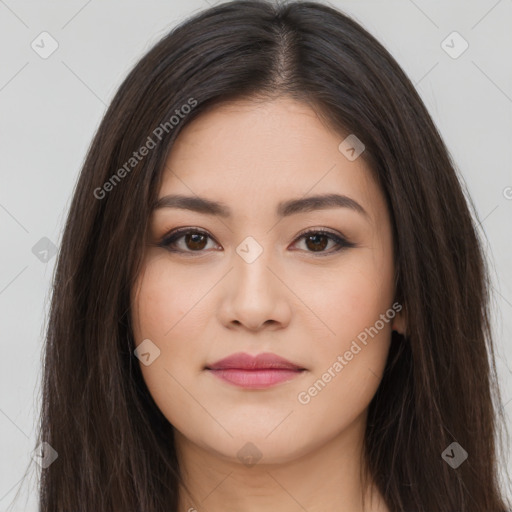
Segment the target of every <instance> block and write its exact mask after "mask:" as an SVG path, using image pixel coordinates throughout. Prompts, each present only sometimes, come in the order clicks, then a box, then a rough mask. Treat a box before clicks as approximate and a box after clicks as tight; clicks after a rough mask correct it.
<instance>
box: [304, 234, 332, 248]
mask: <svg viewBox="0 0 512 512" xmlns="http://www.w3.org/2000/svg"><path fill="white" fill-rule="evenodd" d="M318 238H323V239H324V241H325V240H326V239H327V237H326V236H325V235H310V236H308V241H307V242H306V243H308V242H310V241H313V240H315V244H317V243H318ZM326 245H327V244H326V243H323V244H321V247H320V250H322V249H325V247H326ZM308 248H311V247H310V246H309V244H308ZM318 248H319V246H318V245H313V250H314V251H317V249H318Z"/></svg>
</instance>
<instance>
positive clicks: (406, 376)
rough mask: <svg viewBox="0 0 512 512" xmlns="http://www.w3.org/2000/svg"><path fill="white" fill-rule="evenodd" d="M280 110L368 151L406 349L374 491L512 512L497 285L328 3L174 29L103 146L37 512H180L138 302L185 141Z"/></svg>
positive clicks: (454, 194) (385, 423)
mask: <svg viewBox="0 0 512 512" xmlns="http://www.w3.org/2000/svg"><path fill="white" fill-rule="evenodd" d="M280 95H287V96H290V97H293V98H295V99H297V100H298V101H303V102H307V103H308V104H309V105H311V106H313V107H314V109H315V110H316V111H317V112H318V114H319V115H321V116H322V118H323V119H324V120H325V122H326V123H329V125H330V126H332V127H334V128H335V129H336V130H338V131H339V132H340V133H353V134H356V136H357V137H358V138H359V139H360V140H361V141H362V142H363V143H364V144H365V148H366V149H365V151H364V153H363V158H365V159H366V161H367V162H368V164H369V166H370V167H371V169H372V172H373V174H374V176H375V178H376V180H377V181H378V183H379V185H380V186H381V188H382V191H383V193H384V194H385V197H386V200H387V203H388V207H389V210H390V213H391V218H392V225H393V234H394V246H395V255H396V278H397V300H398V301H399V302H400V303H401V304H403V305H404V310H405V311H406V319H407V332H406V335H405V336H402V335H399V334H397V333H396V332H393V334H392V343H391V348H390V352H389V357H388V361H387V366H386V370H385V373H384V376H383V379H382V382H381V384H380V387H379V389H378V391H377V393H376V395H375V397H374V398H373V400H372V402H371V404H370V406H369V411H368V423H367V430H366V436H365V446H364V449H365V452H364V462H365V464H366V465H365V469H366V472H365V474H364V475H363V476H364V477H365V478H366V477H368V478H371V479H373V480H374V481H375V482H376V484H377V486H378V489H379V491H380V493H381V494H382V496H383V497H384V499H385V501H386V503H387V505H388V506H389V508H390V510H392V511H393V512H394V511H403V512H405V511H407V512H411V511H414V512H506V506H507V504H506V503H505V502H504V498H503V496H502V492H503V490H502V489H501V488H500V486H501V485H502V482H501V481H500V478H499V472H498V460H497V446H498V445H497V441H499V440H500V439H501V438H500V436H499V434H500V433H501V429H500V427H503V428H505V423H504V421H503V411H502V409H501V408H500V405H501V403H502V401H501V398H500V392H499V389H498V385H497V374H496V368H495V361H494V351H493V345H492V332H491V327H490V322H489V299H490V293H489V289H490V285H489V278H488V274H487V266H486V262H485V260H484V257H483V251H482V247H481V242H480V241H479V239H478V236H477V231H476V227H475V221H474V220H473V219H472V214H471V210H470V207H469V206H468V205H471V209H472V210H473V214H475V213H474V207H473V206H472V203H471V199H470V198H469V195H468V194H467V191H466V190H465V189H464V185H463V180H462V179H461V178H460V177H459V176H458V174H459V171H458V170H457V169H456V166H455V164H454V163H453V161H452V159H451V157H450V155H449V152H448V150H447V148H446V146H445V144H444V143H443V141H442V139H441V136H440V134H439V133H438V131H437V129H436V127H435V125H434V123H433V121H432V119H431V117H430V116H429V113H428V112H427V109H426V108H425V106H424V104H423V103H422V101H421V99H420V97H419V95H418V94H417V92H416V91H415V89H414V87H413V85H412V84H411V82H410V80H409V79H408V78H407V76H406V75H405V74H404V72H403V71H402V69H401V68H400V67H399V65H398V64H397V62H396V61H395V60H394V59H393V57H392V56H391V55H390V53H389V52H388V51H387V50H386V49H385V48H384V47H383V46H382V45H381V44H380V43H379V42H378V41H377V40H376V39H375V38H374V37H373V36H372V35H370V34H369V33H368V32H367V31H366V30H365V29H364V28H362V27H361V26H360V25H359V24H357V23H356V22H355V21H353V20H352V19H350V18H349V17H347V16H345V15H344V14H342V13H341V12H339V11H337V10H335V9H333V8H331V7H328V6H326V5H322V4H320V3H315V2H288V3H282V4H281V5H278V4H274V3H271V2H268V1H233V2H228V3H223V4H220V5H217V6H215V7H213V8H209V9H207V10H205V11H202V12H201V13H199V14H196V15H195V16H194V17H191V18H189V19H187V20H186V21H184V22H182V23H181V24H180V25H179V26H177V27H176V28H174V29H173V30H172V31H171V32H170V33H169V34H168V35H166V36H165V37H164V38H163V39H162V40H161V41H160V42H158V43H157V44H156V45H155V46H154V47H153V48H152V49H151V50H150V51H149V52H148V53H147V54H146V55H145V56H144V57H143V58H142V59H141V60H140V61H139V62H138V64H137V65H136V66H135V67H134V69H133V70H132V71H131V72H130V73H129V75H128V76H127V78H126V79H125V80H124V82H123V83H122V85H121V86H120V88H119V90H118V92H117V94H116V96H115V97H114V99H113V101H112V103H111V105H110V106H109V108H108V110H107V112H106V114H105V116H104V119H103V121H102V123H101V125H100V126H99V128H98V130H97V133H96V134H95V137H94V139H93V141H92V144H91V146H90V148H89V151H88V154H87V157H86V160H85V163H84V165H83V168H82V170H81V174H80V177H79V180H78V183H77V186H76V189H75V191H74V194H73V200H72V203H71V206H70V210H69V214H68V217H67V223H66V226H65V230H64V233H63V237H62V243H61V245H60V250H59V254H58V260H57V263H56V268H55V275H54V285H53V290H52V301H51V310H50V317H49V322H48V328H47V337H46V346H45V354H44V358H45V359H44V374H43V383H42V409H41V422H40V432H39V439H38V443H37V444H39V443H41V442H43V441H44V442H47V443H48V444H49V445H50V446H51V447H52V448H53V449H54V450H56V452H57V453H58V458H57V459H56V460H55V461H54V462H53V463H52V464H51V465H50V466H49V467H47V468H45V469H42V470H41V479H40V511H41V512H64V511H66V512H69V511H74V512H78V511H83V512H91V511H96V512H107V511H109V512H110V511H124V512H126V511H130V512H132V511H140V512H157V511H158V512H163V511H169V510H172V511H175V510H176V509H177V503H178V488H179V483H180V478H181V476H180V470H179V466H178V460H177V457H176V451H175V446H174V444H173V442H172V440H173V436H172V425H170V424H169V422H168V421H167V419H166V418H165V417H164V416H163V414H162V413H161V411H160V410H159V409H158V407H157V406H156V404H155V403H154V401H153V399H152V397H151V395H150V394H149V392H148V389H147V388H146V385H145V383H144V380H143V378H142V374H141V371H140V366H139V361H138V360H137V358H136V357H135V356H134V353H133V351H134V348H135V346H136V344H135V340H134V337H133V333H132V329H131V316H130V315H131V310H130V291H131V289H132V286H133V284H134V281H135V277H136V276H137V275H138V272H139V271H140V269H141V265H142V262H143V257H144V241H145V240H146V235H147V230H148V221H149V216H150V211H151V207H152V205H153V203H154V201H155V199H156V198H157V194H158V191H159V185H160V183H161V177H162V171H163V169H164V165H165V161H166V159H167V156H168V153H169V151H170V150H172V146H173V142H174V141H175V139H176V137H177V136H178V134H179V132H180V130H181V129H182V128H183V126H184V125H186V123H188V122H190V121H191V120H192V119H194V118H195V117H197V116H198V115H199V114H201V113H202V112H204V111H205V110H206V109H207V108H212V107H214V106H215V105H218V104H219V102H222V101H230V100H232V99H234V98H239V97H244V98H251V97H252V98H262V99H265V98H266V99H270V98H275V97H277V96H280ZM142 147H146V149H147V151H145V150H142ZM134 152H135V153H136V155H137V156H134ZM121 169H124V172H123V171H122V170H121ZM466 196H467V197H466ZM475 216H476V214H475ZM140 341H141V340H137V342H140ZM454 442H456V443H458V445H459V446H460V447H462V448H463V449H464V450H465V452H467V454H468V458H467V460H465V461H464V462H463V463H462V464H461V465H460V466H458V467H457V468H452V467H451V466H450V465H449V464H448V463H447V461H446V457H443V456H442V454H443V453H444V452H445V450H446V449H447V448H449V447H450V445H452V443H454Z"/></svg>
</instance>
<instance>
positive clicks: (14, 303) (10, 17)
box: [0, 0, 512, 511]
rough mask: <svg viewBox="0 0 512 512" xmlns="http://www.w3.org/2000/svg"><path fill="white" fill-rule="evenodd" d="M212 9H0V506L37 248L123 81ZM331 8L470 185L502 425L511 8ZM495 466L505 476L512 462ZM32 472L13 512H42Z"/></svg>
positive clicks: (511, 304)
mask: <svg viewBox="0 0 512 512" xmlns="http://www.w3.org/2000/svg"><path fill="white" fill-rule="evenodd" d="M214 3H215V2H213V1H212V0H210V2H208V3H207V2H206V1H205V0H189V1H185V0H179V1H178V0H172V1H163V0H158V1H157V0H153V1H146V2H142V1H139V2H137V1H134V0H130V1H123V2H121V1H118V2H114V1H112V0H107V1H105V0H102V1H100V0H89V1H79V0H66V1H63V0H60V1H52V2H50V1H47V2H41V1H20V0H5V1H3V0H0V52H1V53H0V55H1V61H0V62H1V66H0V108H1V116H0V144H1V153H0V158H1V164H0V169H1V171H0V172H1V188H0V222H1V234H2V236H1V239H0V240H1V242H0V243H1V244H2V245H1V249H2V250H1V252H0V254H1V267H0V314H1V329H2V357H1V358H0V389H1V390H2V393H1V398H0V449H1V459H0V511H6V510H8V507H9V505H10V504H11V502H12V500H13V499H14V495H15V492H16V491H17V489H18V483H19V481H20V479H21V478H22V476H23V473H24V471H25V468H26V466H27V464H28V462H29V460H30V459H31V456H32V449H33V447H34V443H35V427H36V422H37V418H38V414H39V402H38V401H39V398H40V395H39V393H40V390H39V384H40V378H41V348H42V345H43V343H42V341H43V332H44V326H45V322H46V319H47V312H48V298H49V293H50V281H51V277H52V272H53V269H54V264H55V258H54V257H53V258H51V259H50V260H49V261H48V262H46V263H44V262H41V261H40V260H39V259H38V258H37V257H36V255H35V254H34V253H33V252H32V247H33V246H34V245H35V244H36V243H37V242H38V241H39V240H40V239H41V238H42V237H48V238H49V239H50V240H51V241H52V242H53V243H54V244H55V245H57V246H58V245H59V243H60V237H61V233H62V227H63V223H64V220H65V215H66V212H67V209H68V207H69V203H70V198H71V195H72V192H73V188H74V185H75V181H76V179H77V176H78V173H79V170H80V167H81V165H82V163H83V159H84V156H85V152H86V150H87V148H88V145H89V143H90V140H91V138H92V136H93V133H94V131H95V130H96V128H97V126H98V124H99V122H100V120H101V118H102V115H103V113H104V111H105V108H106V105H108V103H109V102H110V100H111V99H112V97H113V95H114V93H115V91H116V89H117V87H118V86H119V85H120V83H121V81H122V80H123V78H124V77H125V76H126V74H127V72H128V71H129V70H130V68H131V67H132V66H133V65H134V64H135V63H136V61H137V60H138V59H139V58H140V57H141V56H142V55H143V54H144V53H145V52H146V51H147V50H148V49H149V48H150V47H151V46H152V45H153V44H154V43H155V42H156V41H157V40H159V39H160V38H161V37H162V36H163V35H164V34H165V33H166V32H167V31H168V30H169V29H171V28H172V27H173V26H174V25H175V24H176V23H177V22H179V21H181V20H182V19H184V18H185V17H187V16H188V15H191V14H193V13H195V12H197V11H199V10H202V9H204V8H206V7H208V5H213V4H214ZM217 3H218V2H217ZM331 5H333V6H335V7H338V8H340V9H342V10H343V11H345V12H346V13H347V14H349V15H352V16H353V17H354V18H355V19H356V20H357V21H358V22H360V23H361V24H362V25H363V26H364V27H366V28H367V29H368V30H369V31H370V32H371V33H372V34H373V35H375V36H376V37H377V38H378V39H379V40H380V41H381V42H382V43H383V44H384V46H386V48H388V50H389V51H390V52H391V53H392V54H393V56H394V57H395V58H396V59H397V61H398V62H399V64H400V65H401V66H402V67H403V69H404V70H405V72H406V73H407V74H408V76H409V77H410V78H411V79H412V81H413V83H414V84H415V85H416V87H417V89H418V91H419V93H420V95H421V97H422V98H423V100H424V102H425V104H426V106H427V108H428V109H429V111H430V113H431V115H432V117H433V118H434V121H435V122H436V124H437V126H438V127H439V129H440V131H441V134H442V135H443V137H444V139H445V141H446V144H447V146H448V148H449V150H450V152H451V154H452V155H453V158H454V159H455V162H456V164H457V165H458V166H459V168H460V169H461V172H462V174H463V177H464V180H465V182H466V183H467V186H468V189H469V192H470V194H471V197H472V198H473V200H474V203H475V206H476V209H477V212H478V218H479V220H478V222H480V225H479V230H480V233H481V235H482V236H483V239H484V240H485V244H486V247H487V253H488V257H489V258H490V261H491V268H492V278H493V289H494V297H495V301H494V302H495V304H494V313H493V318H494V329H495V334H496V348H497V365H498V371H499V376H500V382H501V388H502V393H503V400H504V403H505V404H506V405H505V411H506V413H507V418H508V420H509V421H508V423H509V424H510V419H511V418H512V346H511V337H512V274H511V254H512V243H511V239H512V237H511V229H510V225H511V221H512V188H507V187H512V172H511V162H512V149H511V148H512V138H511V135H512V58H511V56H512V29H511V27H512V0H499V1H496V0H481V1H475V0H471V1H467V0H466V1H461V0H459V1H451V2H449V3H448V2H444V1H426V0H414V1H413V0H401V1H386V2H382V1H381V2H378V1H367V0H363V1H343V0H339V1H336V0H333V1H332V2H331ZM43 31H47V32H49V33H50V34H51V36H52V37H53V38H54V39H55V40H56V41H57V42H58V45H59V46H58V49H57V50H56V51H55V52H54V53H53V54H52V55H51V56H50V57H48V58H47V59H43V58H41V57H40V56H39V55H38V54H37V53H36V52H35V51H34V50H33V49H32V48H31V43H32V41H34V40H36V42H37V40H38V39H37V38H38V36H39V34H40V33H41V32H43ZM453 31H457V32H459V33H460V34H461V36H462V37H463V38H464V39H465V40H466V41H467V42H468V43H469V47H468V49H467V50H466V51H465V52H464V53H462V54H461V55H460V56H459V57H458V58H455V59H454V58H452V57H450V56H449V55H448V54H447V53H446V52H445V51H444V50H443V48H442V46H441V43H442V41H443V40H445V38H446V37H447V36H448V35H449V34H451V33H452V32H453ZM448 41H450V40H448ZM448 44H451V45H453V46H454V49H455V50H457V48H460V46H458V45H459V42H457V41H455V42H454V43H450V42H449V43H448ZM433 320H434V321H435V319H433ZM447 391H448V392H449V390H447ZM469 456H470V457H471V454H469ZM502 460H503V465H504V466H505V464H507V462H506V461H507V460H508V467H509V471H510V472H511V473H512V464H511V462H510V458H508V459H507V456H506V455H503V456H502ZM34 467H37V466H35V465H34ZM31 474H32V476H31V477H30V479H29V480H28V481H27V484H26V485H25V486H24V487H23V488H22V491H21V492H22V495H21V498H19V499H18V500H16V502H15V504H14V507H13V508H9V510H24V511H36V510H37V495H36V491H35V483H36V476H35V471H32V473H31ZM25 500H26V501H25Z"/></svg>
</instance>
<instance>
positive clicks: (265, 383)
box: [209, 369, 303, 389]
mask: <svg viewBox="0 0 512 512" xmlns="http://www.w3.org/2000/svg"><path fill="white" fill-rule="evenodd" d="M209 372H211V373H213V374H214V375H215V376H216V377H219V378H220V379H222V380H225V381H227V382H230V383H231V384H235V385H236V386H240V387H242V388H250V389H263V388H268V387H270V386H273V385H274V384H279V383H280V382H285V381H288V380H292V379H294V378H295V377H297V376H299V375H300V374H301V373H302V372H303V371H302V370H285V369H283V370H273V369H266V370H240V369H226V370H209Z"/></svg>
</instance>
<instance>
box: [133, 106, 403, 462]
mask: <svg viewBox="0 0 512 512" xmlns="http://www.w3.org/2000/svg"><path fill="white" fill-rule="evenodd" d="M345 136H346V135H342V134H340V133H337V132H335V131H333V130H331V129H329V128H327V127H326V126H325V125H324V124H323V123H322V122H321V121H320V119H319V118H318V117H317V115H316V114H315V112H314V111H313V110H311V108H310V107H308V106H306V105H305V104H302V103H298V102H295V101H294V100H292V99H287V98H280V99H278V100H274V101H271V102H266V103H251V102H249V101H247V100H245V101H243V102H242V101H237V102H234V103H230V104H225V105H222V106H220V107H219V106H217V107H216V108H215V109H213V110H211V111H209V112H206V113H203V114H202V115H201V116H199V117H197V118H196V119H194V120H193V121H191V122H190V123H189V124H187V125H186V126H185V127H184V129H183V131H182V132H181V133H180V135H179V137H178V138H177V140H176V143H175V145H174V146H173V148H172V151H171V152H170V156H169V158H168V161H167V165H166V171H165V174H164V175H163V179H162V183H161V188H160V191H159V198H160V199H162V201H161V207H159V208H157V209H155V211H154V212H153V215H152V218H151V232H150V239H149V241H148V245H147V250H146V255H145V262H144V268H143V271H142V272H141V273H140V275H139V276H138V279H137V282H136V285H135V286H134V289H133V290H132V311H133V317H132V318H133V329H134V334H135V343H136V345H139V344H140V343H142V342H143V341H144V340H150V341H145V342H144V343H145V345H143V346H144V347H145V350H144V352H148V353H149V354H150V355H149V356H147V355H146V356H145V360H144V359H142V358H141V359H142V361H144V363H143V362H142V361H141V363H140V364H141V370H142V373H143V377H144V379H145V382H146V384H147V387H148V389H149V391H150V393H151V395H152V397H153V398H154V400H155V402H156V404H157V405H158V407H159V408H160V409H161V411H162V413H163V414H164V415H165V417H166V418H167V419H168V420H169V422H170V423H171V424H172V425H173V427H174V429H175V433H176V436H177V439H181V440H182V441H183V442H186V443H189V444H191V445H194V446H195V447H197V448H200V449H202V450H207V451H208V452H210V453H212V454H215V455H218V456H220V457H223V458H224V459H226V458H227V459H230V460H233V461H237V460H238V461H240V462H244V460H246V456H250V455H251V453H252V452H254V455H255V456H256V457H259V456H263V457H265V461H266V462H269V463H279V462H285V461H290V460H292V459H294V458H297V457H300V456H303V455H305V454H307V453H308V452H311V451H313V450H315V449H317V448H319V447H320V446H321V445H322V444H325V443H327V442H328V441H330V440H332V439H333V438H335V437H336V436H340V435H343V432H344V431H345V430H346V429H348V427H349V426H350V425H351V424H353V422H354V421H355V420H356V419H358V418H360V417H361V416H362V415H364V414H365V412H366V410H367V407H368V405H369V403H370V401H371V399H372V397H373V396H374V394H375V392H376V390H377V388H378V385H379V382H380V379H381V377H382V374H383V370H384V366H385V362H386V357H387V354H388V349H389V343H390V337H391V330H392V329H393V328H396V326H397V325H398V323H397V322H398V321H399V320H400V318H401V315H400V314H399V313H398V312H397V311H398V310H399V308H397V307H396V306H395V307H394V306H393V304H394V292H395V289H394V278H393V277H394V262H393V250H392V242H393V241H392V230H391V224H390V218H389V215H388V211H387V207H386V203H385V199H384V196H383V194H382V192H381V190H380V189H379V187H378V186H377V184H376V183H375V182H374V180H373V178H372V176H371V174H370V170H369V168H368V167H367V166H366V164H365V163H364V161H363V158H362V157H358V158H356V159H355V160H354V159H353V158H352V159H349V158H347V156H346V155H347V153H344V152H342V151H341V150H340V149H339V146H340V143H341V142H342V141H343V140H344V139H345ZM326 194H336V195H339V196H342V198H341V199H338V201H331V202H330V203H327V202H323V201H322V199H318V200H317V201H313V202H306V203H304V201H303V200H308V199H311V198H312V197H313V196H325V195H326ZM171 195H182V196H188V197H192V198H195V199H198V198H202V199H206V200H208V201H213V202H216V203H221V206H222V207H223V208H224V209H225V210H226V212H221V211H220V210H218V211H216V212H214V213H213V214H212V213H211V212H209V211H208V208H206V207H204V205H202V203H199V202H196V206H201V205H202V208H198V211H195V210H194V209H193V208H192V206H194V205H193V204H192V203H187V202H185V201H183V202H182V203H180V204H177V203H176V201H174V202H172V201H171V200H169V199H167V200H165V199H163V198H165V196H171ZM347 198H348V199H347ZM296 200H299V202H297V203H288V202H290V201H296ZM171 203H172V204H171ZM187 206H188V208H186V207H187ZM178 229H179V230H180V232H179V233H175V232H176V230H178ZM169 235H171V236H169ZM173 235H175V236H173ZM395 305H396V303H395ZM235 353H236V354H239V353H245V354H248V355H250V356H257V355H259V354H262V353H267V354H268V353H270V354H272V355H271V356H269V360H271V361H273V364H274V369H269V368H268V367H267V368H266V369H262V368H260V369H254V368H253V369H252V370H250V369H247V368H246V367H244V365H243V363H242V362H240V360H238V361H235V362H233V364H232V365H229V364H227V365H226V364H225V365H222V364H220V365H217V366H216V365H215V363H216V362H217V361H219V360H222V359H224V358H226V357H227V356H230V355H232V354H235ZM276 356H279V357H281V358H283V359H285V360H287V361H289V362H291V363H293V364H294V365H295V367H293V368H295V369H290V368H288V369H284V368H283V366H281V367H280V368H275V367H276V366H279V365H278V364H277V363H276V362H275V359H276ZM267 362H268V360H267ZM260 363H261V361H260ZM262 364H263V363H262ZM270 365H271V366H272V363H271V364H270ZM229 366H231V368H228V367H229ZM263 366H265V365H264V364H263ZM209 368H210V369H209ZM216 368H217V369H216ZM248 443H252V444H248Z"/></svg>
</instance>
